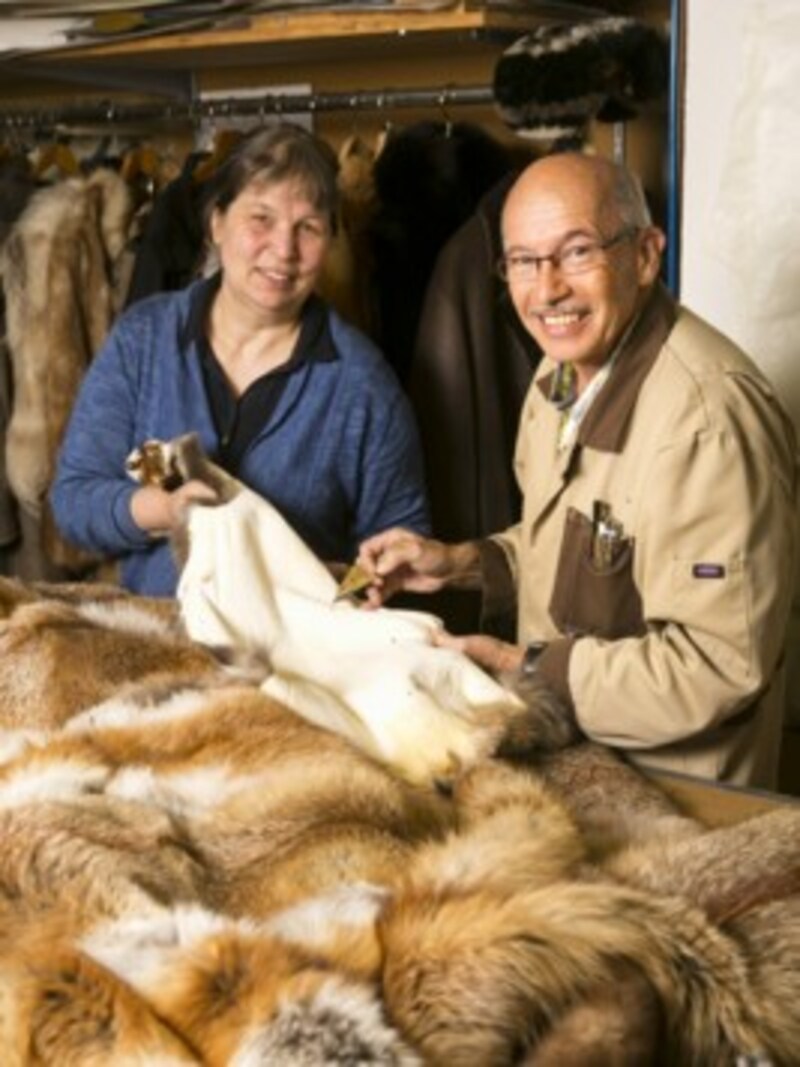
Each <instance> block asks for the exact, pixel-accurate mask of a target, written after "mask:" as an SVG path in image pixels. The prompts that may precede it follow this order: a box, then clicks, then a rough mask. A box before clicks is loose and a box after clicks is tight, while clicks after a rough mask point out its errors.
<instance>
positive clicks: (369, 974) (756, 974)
mask: <svg viewBox="0 0 800 1067" xmlns="http://www.w3.org/2000/svg"><path fill="white" fill-rule="evenodd" d="M531 714H532V715H534V714H535V707H532V710H531ZM0 717H1V719H0V724H1V725H2V734H0V753H1V755H0V759H1V762H0V922H1V926H0V938H2V950H1V951H0V1048H2V1053H0V1059H2V1063H3V1065H4V1067H15V1065H23V1064H31V1065H33V1064H36V1065H40V1064H52V1065H57V1067H71V1065H87V1067H95V1065H97V1067H99V1065H103V1067H107V1065H114V1067H129V1065H134V1064H138V1065H144V1064H147V1065H159V1067H160V1065H165V1067H166V1065H173V1064H175V1065H177V1064H190V1063H191V1064H198V1063H203V1064H211V1065H223V1064H224V1065H232V1067H251V1065H256V1064H265V1065H270V1067H275V1065H277V1067H282V1065H286V1067H289V1065H291V1067H298V1065H299V1067H303V1065H311V1064H348V1065H356V1064H365V1065H366V1064H381V1065H411V1064H440V1065H447V1067H459V1065H464V1067H467V1065H468V1067H502V1065H506V1064H509V1065H510V1064H526V1065H533V1064H536V1065H542V1064H547V1065H556V1064H557V1065H558V1067H569V1065H576V1067H577V1065H580V1067H586V1065H600V1064H615V1065H620V1064H627V1065H631V1064H642V1065H648V1067H651V1065H657V1064H665V1065H672V1064H680V1065H682V1067H683V1065H691V1064H697V1065H703V1067H708V1065H725V1064H735V1063H736V1062H738V1061H739V1060H740V1059H741V1058H744V1057H755V1058H759V1062H768V1063H773V1064H797V1063H800V809H796V808H792V807H790V806H785V807H782V808H775V809H774V810H771V811H769V812H768V813H766V814H764V815H760V816H757V817H755V818H754V819H752V820H750V821H748V822H745V823H741V824H739V825H736V826H733V827H728V828H725V829H719V830H708V829H705V828H703V827H701V826H699V825H698V824H697V823H695V822H694V821H692V820H691V819H689V818H686V817H683V816H682V815H681V814H679V813H678V812H677V811H676V810H675V809H674V808H673V807H672V805H671V804H670V802H668V800H667V799H666V797H665V796H663V795H662V794H661V793H660V792H659V791H658V790H656V789H655V788H654V786H653V785H652V784H650V783H649V782H648V781H647V780H646V779H645V778H644V777H642V776H641V775H640V774H639V773H638V772H635V771H633V770H632V769H631V768H630V767H628V766H627V765H625V764H624V763H622V762H621V761H620V760H618V759H617V758H615V757H613V756H612V755H611V754H610V753H609V752H607V751H605V750H603V749H600V748H598V747H596V746H593V745H590V744H588V743H580V744H577V745H574V746H572V747H570V748H566V749H563V750H561V751H558V752H551V753H548V754H538V755H537V754H536V753H535V752H531V753H527V754H523V753H521V752H520V750H519V738H517V741H516V743H515V744H516V748H515V759H514V762H511V761H510V760H509V759H501V758H500V757H498V756H496V757H492V758H487V759H486V760H484V761H481V762H479V763H478V765H476V766H474V767H471V768H470V769H469V770H465V772H464V773H463V774H462V775H461V776H457V777H456V779H455V781H454V783H453V787H452V791H450V792H443V791H442V790H437V789H436V788H435V787H433V786H431V787H430V788H429V787H427V786H424V785H412V784H410V783H408V782H406V781H403V780H402V779H400V778H399V777H397V776H396V775H394V774H393V773H391V772H390V771H389V770H388V769H387V768H385V767H384V766H381V765H380V764H379V763H377V762H375V761H374V760H372V759H370V758H368V757H367V756H365V755H364V754H363V753H361V752H360V751H358V750H357V749H356V748H355V747H354V746H352V745H351V744H350V743H349V742H347V741H345V740H344V739H342V738H341V737H338V736H335V735H334V734H333V733H330V732H328V731H326V730H325V729H323V728H321V727H319V726H315V725H312V724H310V723H309V722H306V721H305V720H303V719H301V718H300V717H298V716H296V715H295V714H293V713H292V712H289V711H288V710H286V709H285V708H284V707H282V706H280V705H279V704H277V703H276V702H275V701H274V700H272V699H270V698H269V697H267V696H266V695H265V694H264V693H262V692H261V691H260V689H259V688H258V687H257V686H256V685H254V684H250V683H249V682H248V680H247V678H246V677H245V676H243V675H242V674H241V673H240V674H238V675H237V673H236V672H235V671H234V670H233V669H232V668H231V667H230V666H227V667H226V666H225V665H222V664H220V663H219V662H217V660H215V658H214V657H213V656H212V654H211V653H210V652H209V651H207V650H205V649H203V648H201V647H199V646H197V645H193V644H191V643H190V642H189V641H188V640H187V639H186V638H185V637H183V636H182V634H181V632H180V630H179V627H178V624H177V622H176V618H175V614H174V609H173V607H172V606H171V605H169V604H163V603H158V602H154V601H147V600H144V599H136V598H132V597H129V596H126V595H125V594H122V593H120V592H119V591H118V590H114V589H112V588H104V587H100V586H97V587H90V586H84V587H79V586H35V587H34V586H23V585H21V584H19V583H16V582H11V581H8V580H0ZM534 733H535V731H534Z"/></svg>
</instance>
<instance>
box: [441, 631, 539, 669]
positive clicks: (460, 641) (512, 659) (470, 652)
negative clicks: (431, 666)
mask: <svg viewBox="0 0 800 1067" xmlns="http://www.w3.org/2000/svg"><path fill="white" fill-rule="evenodd" d="M434 643H435V644H437V645H440V646H441V647H442V648H454V649H455V650H456V651H457V652H463V653H464V655H465V656H469V658H470V659H471V660H473V662H475V663H477V664H478V666H479V667H483V669H484V670H485V671H488V672H489V673H490V674H495V675H496V674H500V673H501V672H508V673H511V672H514V671H519V669H520V667H521V666H522V658H523V656H524V655H525V649H524V648H522V647H521V646H520V645H510V644H508V643H507V642H506V641H499V640H498V639H497V638H496V637H486V636H485V635H483V634H469V635H468V636H466V637H456V636H454V635H453V634H449V633H447V631H446V630H441V631H439V632H438V633H437V634H436V636H435V638H434Z"/></svg>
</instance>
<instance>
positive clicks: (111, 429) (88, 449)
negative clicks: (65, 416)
mask: <svg viewBox="0 0 800 1067" xmlns="http://www.w3.org/2000/svg"><path fill="white" fill-rule="evenodd" d="M127 341H128V336H127V329H126V323H125V319H124V318H123V319H120V320H118V322H117V324H116V326H115V327H114V329H113V330H112V332H111V334H110V335H109V337H108V339H107V341H106V343H105V345H104V346H103V348H102V350H101V352H100V353H99V355H98V356H97V358H96V359H95V360H94V361H93V363H92V365H91V367H90V368H89V371H88V372H87V375H86V377H85V378H84V381H83V384H82V386H81V390H80V392H79V394H78V397H77V400H76V402H75V405H74V407H73V410H72V413H71V417H70V421H69V424H68V426H67V431H66V434H65V436H64V440H63V442H62V445H61V451H60V454H59V459H58V466H57V470H56V477H55V480H54V482H53V486H52V489H51V493H50V503H51V506H52V509H53V514H54V517H55V520H56V523H57V524H58V527H59V529H60V531H61V533H62V534H63V536H64V537H65V538H67V540H69V541H71V542H73V543H74V544H76V545H80V546H81V547H83V548H87V549H90V550H92V551H96V552H103V553H106V554H110V555H119V554H121V553H124V552H130V551H132V550H135V549H137V548H140V547H142V548H143V547H146V546H148V545H150V544H152V541H151V539H150V537H149V535H148V534H147V533H146V532H145V531H144V530H141V529H140V528H139V527H138V526H137V525H136V523H135V522H134V521H133V519H132V517H131V513H130V500H131V497H132V496H133V493H134V492H135V491H136V488H137V486H136V485H135V484H134V482H133V481H131V479H130V478H129V477H128V476H127V475H126V473H125V460H126V458H127V456H128V453H129V452H130V450H131V449H132V448H133V447H134V442H133V429H134V419H135V411H136V370H135V361H134V359H133V353H132V352H131V351H129V347H130V346H129V345H128V344H127Z"/></svg>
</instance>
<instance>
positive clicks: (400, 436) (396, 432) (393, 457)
mask: <svg viewBox="0 0 800 1067" xmlns="http://www.w3.org/2000/svg"><path fill="white" fill-rule="evenodd" d="M365 415H366V418H365V424H364V432H363V437H362V439H361V455H360V457H359V465H360V471H359V475H358V479H357V480H358V487H359V488H358V492H357V494H356V499H355V515H354V518H353V537H354V539H355V544H356V545H357V544H358V543H359V542H360V541H362V540H363V539H364V538H366V537H369V536H370V535H371V534H374V533H379V532H380V531H381V530H386V529H389V527H391V526H404V527H406V528H408V529H411V530H416V531H417V532H418V533H421V534H429V533H430V517H429V511H428V499H427V493H426V489H425V471H424V464H423V458H422V447H421V445H420V440H419V434H418V431H417V426H416V423H415V421H414V415H413V412H412V410H411V405H410V403H409V402H408V400H407V398H406V396H405V394H404V393H403V392H402V390H401V388H400V386H399V384H397V383H396V382H395V380H394V378H393V377H392V379H391V381H390V382H389V384H386V382H384V383H383V385H382V386H381V388H380V389H379V390H378V391H377V392H376V393H375V394H374V395H373V404H372V410H371V411H367V412H366V413H365Z"/></svg>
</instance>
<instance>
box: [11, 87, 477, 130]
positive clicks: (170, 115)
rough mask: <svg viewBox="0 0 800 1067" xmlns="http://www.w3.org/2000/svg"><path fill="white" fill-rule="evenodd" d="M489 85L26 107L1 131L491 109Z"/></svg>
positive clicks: (14, 115)
mask: <svg viewBox="0 0 800 1067" xmlns="http://www.w3.org/2000/svg"><path fill="white" fill-rule="evenodd" d="M493 100H494V97H493V93H492V88H491V86H487V85H471V86H466V85H458V86H442V87H440V88H422V89H358V90H354V91H342V92H330V93H329V92H320V93H270V92H266V93H265V94H264V95H263V96H254V97H250V96H248V97H236V96H231V97H229V98H221V99H214V100H202V99H195V100H191V101H186V102H170V103H164V102H163V101H162V102H158V103H155V102H154V103H142V104H122V103H113V102H110V101H104V102H100V103H91V104H73V105H70V106H69V107H49V108H24V109H23V108H20V109H18V110H15V111H0V127H5V130H6V131H7V132H8V131H20V132H22V131H25V130H32V129H38V130H41V129H53V130H58V129H62V130H65V131H67V130H69V128H70V127H76V126H86V125H102V124H106V123H107V124H109V125H112V124H114V123H127V122H131V123H140V122H154V123H162V122H166V123H172V122H188V123H192V122H199V121H200V120H201V119H220V120H224V119H225V118H234V117H236V118H239V117H242V116H247V115H254V116H256V117H265V116H267V115H280V114H305V113H311V114H314V113H316V112H323V111H383V110H392V109H395V108H428V107H438V108H439V109H440V110H441V111H442V113H443V114H445V115H446V114H447V109H448V108H450V107H460V106H464V105H473V106H475V105H478V106H479V105H485V104H491V103H492V102H493Z"/></svg>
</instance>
